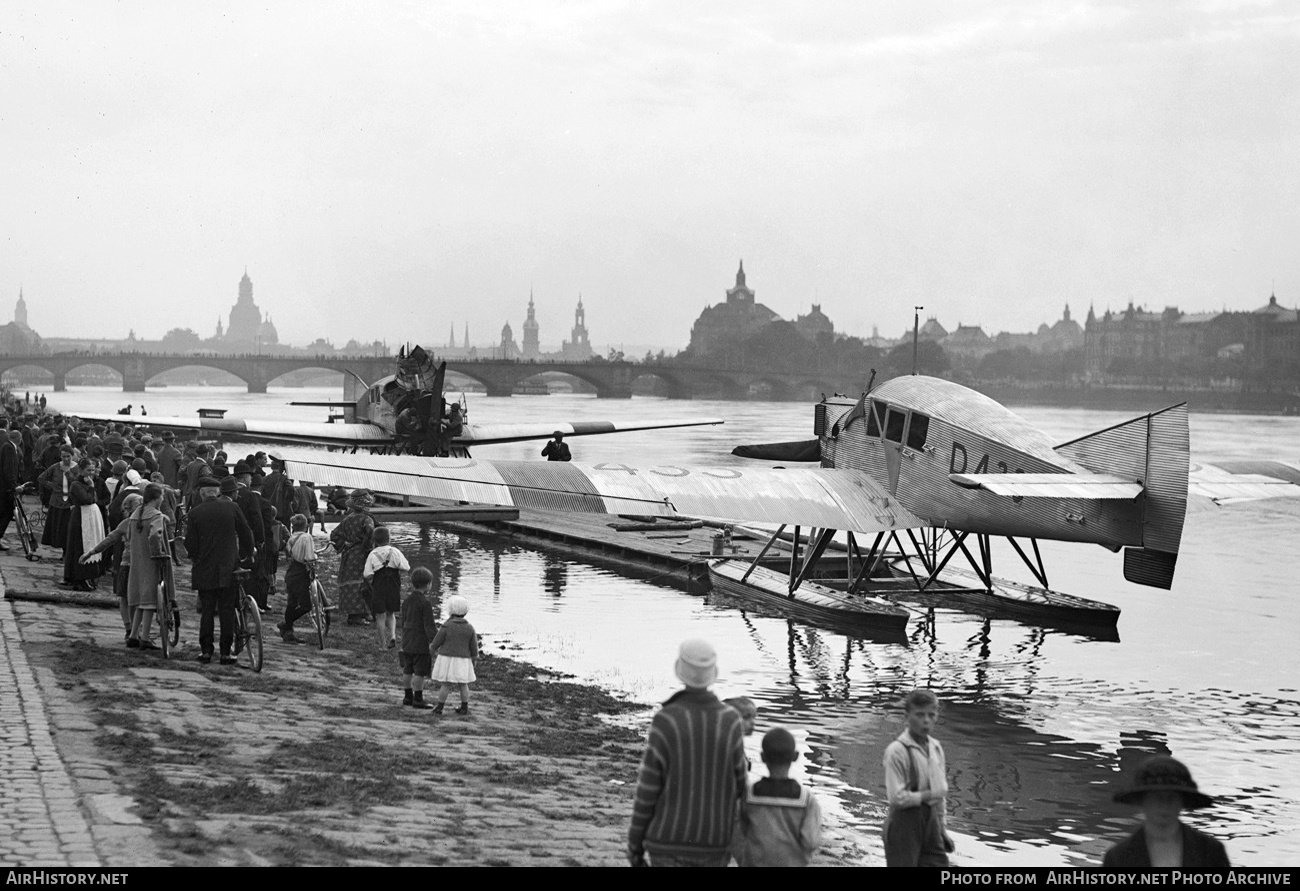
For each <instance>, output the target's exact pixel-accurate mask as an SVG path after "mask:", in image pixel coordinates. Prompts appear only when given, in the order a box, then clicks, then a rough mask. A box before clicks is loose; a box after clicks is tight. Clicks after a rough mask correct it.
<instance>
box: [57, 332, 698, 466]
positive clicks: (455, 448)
mask: <svg viewBox="0 0 1300 891" xmlns="http://www.w3.org/2000/svg"><path fill="white" fill-rule="evenodd" d="M446 374H447V363H446V362H442V363H439V364H435V362H434V357H433V356H431V355H429V353H427V352H426V351H425V350H424V349H423V348H421V347H419V346H415V347H412V348H411V349H409V350H407V349H406V348H403V349H402V351H401V353H400V354H399V355H398V357H397V369H396V373H394V374H390V375H388V376H387V377H384V378H381V379H380V380H378V381H375V382H374V383H367V382H365V381H364V380H362V379H361V378H359V377H358V376H357V375H355V374H352V373H351V372H349V373H348V374H347V375H346V376H345V378H344V400H343V401H342V402H293V403H290V404H291V405H300V406H301V405H309V406H319V407H322V408H329V409H332V410H341V412H342V413H341V414H340V415H338V416H337V417H331V418H330V420H329V421H328V422H326V421H321V422H311V421H284V420H257V419H252V418H227V417H224V416H221V417H217V416H212V413H205V412H200V414H199V416H197V417H163V416H159V415H148V416H143V417H134V416H123V415H101V414H86V413H82V412H71V414H75V415H76V416H77V417H79V418H83V419H85V420H90V421H105V422H123V421H125V422H127V423H131V424H136V425H147V426H149V427H155V428H170V429H176V430H193V431H195V432H196V433H197V434H198V435H200V436H210V437H213V438H223V439H236V440H241V441H245V440H246V441H252V442H290V443H302V444H310V445H324V446H330V447H335V448H341V449H344V450H347V451H357V450H359V449H367V450H373V451H382V452H387V453H394V454H403V453H406V454H415V455H425V456H431V457H467V456H468V455H469V450H470V448H471V447H473V446H480V445H491V444H495V443H506V442H522V441H526V440H533V439H547V438H549V437H551V436H554V435H555V434H557V433H559V434H562V435H563V436H593V435H597V434H603V433H623V432H628V431H633V430H658V429H665V428H672V427H694V426H700V425H708V424H721V423H722V421H721V420H720V419H718V418H680V419H657V420H646V421H559V422H548V423H546V424H501V423H491V424H473V423H470V421H469V417H468V415H469V411H468V407H467V406H466V404H465V403H464V401H463V400H462V401H460V402H455V401H453V402H451V403H450V404H449V403H448V400H447V398H446V396H447V394H446V390H445V384H446Z"/></svg>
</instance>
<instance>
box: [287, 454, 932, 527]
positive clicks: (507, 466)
mask: <svg viewBox="0 0 1300 891" xmlns="http://www.w3.org/2000/svg"><path fill="white" fill-rule="evenodd" d="M275 454H276V455H277V456H278V457H280V458H282V459H283V460H284V461H285V464H286V468H287V471H288V473H289V475H290V476H291V477H293V478H295V479H302V480H309V481H311V482H312V483H314V484H316V485H317V486H345V487H347V488H366V489H372V490H374V491H377V492H388V493H391V494H394V495H405V496H409V497H411V498H416V499H436V500H444V501H465V502H471V503H479V504H496V505H504V506H512V507H527V508H536V509H541V510H554V511H576V512H583V513H602V514H647V515H659V516H679V515H682V516H693V517H716V518H720V519H725V520H744V521H748V522H761V523H778V524H779V523H785V524H797V525H800V526H813V527H818V528H832V529H848V530H851V531H854V532H879V531H882V530H886V529H899V528H908V527H918V526H922V525H925V524H924V523H922V522H921V520H920V519H918V518H917V517H915V516H914V515H912V514H911V513H910V512H908V511H907V510H906V509H905V508H904V507H903V506H902V505H900V504H899V503H898V501H897V500H895V499H894V498H893V496H891V495H889V494H888V493H887V492H886V491H884V489H882V488H881V487H880V486H879V485H878V484H877V483H876V482H875V480H873V479H872V478H871V477H870V476H868V475H867V474H865V473H861V472H859V471H853V470H837V469H834V468H797V469H788V470H776V469H772V468H756V469H749V468H744V469H734V468H730V467H705V468H698V467H679V466H660V467H644V468H640V467H629V466H627V465H623V464H596V465H581V464H570V463H567V462H561V461H492V462H488V461H479V460H474V459H464V460H461V459H455V458H424V457H419V456H415V455H347V454H341V453H337V452H322V451H318V450H312V449H289V448H285V449H280V450H278V451H276V452H275Z"/></svg>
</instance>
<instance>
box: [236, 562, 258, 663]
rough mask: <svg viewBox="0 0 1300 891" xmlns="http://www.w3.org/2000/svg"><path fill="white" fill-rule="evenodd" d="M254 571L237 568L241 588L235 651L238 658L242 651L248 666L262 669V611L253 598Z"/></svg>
mask: <svg viewBox="0 0 1300 891" xmlns="http://www.w3.org/2000/svg"><path fill="white" fill-rule="evenodd" d="M252 579H253V572H252V570H250V569H236V570H235V581H236V583H237V587H238V589H239V594H238V597H239V601H238V603H236V604H235V652H234V655H235V657H236V658H238V657H239V655H240V653H241V652H242V653H243V654H244V656H245V658H246V659H247V660H248V667H249V668H251V669H253V671H261V670H262V611H261V609H259V608H258V606H257V601H256V600H254V599H253V595H252V592H251V583H252Z"/></svg>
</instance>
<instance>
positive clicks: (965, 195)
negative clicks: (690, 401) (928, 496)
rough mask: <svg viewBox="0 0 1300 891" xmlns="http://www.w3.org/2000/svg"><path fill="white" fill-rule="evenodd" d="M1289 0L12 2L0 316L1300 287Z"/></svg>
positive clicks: (105, 324) (486, 316)
mask: <svg viewBox="0 0 1300 891" xmlns="http://www.w3.org/2000/svg"><path fill="white" fill-rule="evenodd" d="M1298 39H1300V4H1296V3H1294V2H1248V0H1203V2H1172V0H1142V2H1138V0H1130V2H1116V3H1092V2H1052V0H1034V2H1026V3H1005V2H984V0H969V2H928V3H927V2H918V0H905V2H879V0H872V2H868V3H863V2H845V3H813V4H809V3H788V4H784V3H762V2H738V3H720V2H710V3H694V2H681V3H670V2H653V3H615V2H575V3H548V2H537V0H532V2H519V3H508V2H496V0H494V2H490V3H469V2H467V3H451V4H444V3H433V2H413V3H399V2H366V3H327V2H319V0H312V2H305V0H304V2H282V3H276V2H270V3H268V2H259V3H241V2H229V0H226V2H222V3H213V4H200V3H173V2H156V3H151V2H122V3H103V2H86V3H60V2H50V0H41V2H35V3H28V2H16V0H6V2H5V3H4V5H3V7H2V8H0V147H3V153H2V155H0V157H2V158H3V164H0V237H2V238H3V241H2V243H0V320H7V319H8V318H10V317H11V315H10V314H11V313H12V305H13V300H14V299H16V297H17V295H18V289H19V287H20V286H21V287H22V288H23V290H24V292H25V294H26V298H27V302H28V307H29V315H30V322H31V324H32V326H33V327H34V328H36V330H37V331H39V332H40V333H42V334H44V335H47V336H50V335H77V334H81V335H85V334H98V335H101V336H114V335H116V336H121V335H125V333H126V329H127V328H128V327H133V328H135V330H136V331H137V332H138V333H139V334H140V335H142V336H147V337H159V336H161V335H162V334H163V333H164V332H165V331H167V330H168V329H170V328H173V327H192V328H194V329H195V330H197V331H198V332H199V333H200V334H202V335H204V336H207V335H209V334H211V333H212V331H213V329H214V327H215V325H216V320H217V317H218V316H221V317H222V319H223V322H224V321H225V320H226V319H227V318H228V315H229V312H230V307H231V305H232V304H233V303H234V300H235V297H236V290H237V283H238V281H239V278H240V276H241V275H242V274H243V271H244V268H245V266H247V268H248V271H249V274H250V276H251V277H252V279H253V283H254V289H255V290H254V296H255V298H256V299H257V301H258V303H259V305H260V306H261V307H262V309H263V311H264V312H269V313H270V315H271V318H272V319H273V320H274V322H275V324H276V326H277V328H278V329H279V332H280V338H281V340H282V341H288V342H291V343H297V344H303V343H306V342H307V341H309V340H311V339H312V338H314V337H316V336H325V337H328V338H330V339H332V340H333V341H334V342H335V343H338V344H342V343H343V342H344V341H346V340H347V339H348V338H351V337H356V338H358V339H363V340H369V339H374V338H384V339H387V340H388V341H389V343H390V344H397V343H400V342H402V341H403V340H414V341H421V342H424V343H426V344H428V343H432V344H435V345H438V344H443V343H445V342H446V339H447V333H448V329H449V327H450V326H451V325H453V324H454V326H455V328H456V334H457V338H458V339H459V338H460V337H461V336H462V334H463V331H464V327H465V324H466V323H468V324H469V328H470V334H471V339H472V340H473V341H474V342H475V343H479V344H485V343H488V342H491V341H495V340H496V339H497V338H498V336H499V332H500V329H501V325H502V323H503V322H506V321H509V322H510V323H511V325H512V327H513V328H514V330H515V336H516V338H519V337H520V336H521V335H522V330H521V323H522V321H523V317H524V312H525V308H526V305H527V301H528V293H529V289H530V288H532V289H533V291H534V293H535V295H536V299H537V306H538V318H539V321H540V322H541V335H542V346H543V348H544V349H550V348H556V347H558V345H559V341H560V340H561V338H563V337H567V336H568V331H569V327H570V326H571V324H572V321H573V308H574V305H575V303H576V300H577V297H578V294H579V293H581V294H582V297H583V301H584V304H585V306H586V309H587V323H588V327H589V329H590V331H591V334H592V341H593V343H594V344H595V345H597V347H598V348H601V349H603V348H604V347H605V346H606V345H609V344H614V345H618V344H624V345H627V346H629V348H631V347H632V346H634V345H635V346H638V347H641V348H643V347H644V346H645V345H655V346H657V347H658V346H663V347H667V348H670V349H679V348H681V347H684V346H685V345H686V343H687V341H688V339H689V336H690V326H691V324H692V322H693V321H694V320H695V318H696V317H697V316H698V315H699V312H700V310H702V309H703V308H704V307H705V306H706V305H709V304H712V303H716V302H718V301H720V300H722V299H723V296H724V291H725V290H726V288H728V287H729V286H730V285H731V284H732V281H733V278H734V275H735V270H736V262H737V260H738V259H739V258H741V257H743V258H744V260H745V269H746V272H747V273H748V278H749V284H750V286H751V287H753V288H754V289H755V290H756V291H757V295H758V300H759V301H760V302H762V303H765V304H766V305H767V306H769V307H771V308H772V309H773V310H775V311H776V312H778V313H780V314H781V315H783V316H785V317H787V318H793V317H794V316H795V315H796V314H797V313H802V312H807V311H808V308H809V305H810V304H811V303H812V302H819V303H820V304H821V305H822V308H823V310H824V311H825V312H826V313H827V314H828V315H829V316H830V317H831V319H832V320H833V321H834V322H835V325H836V328H837V330H845V331H848V332H850V333H858V334H869V333H870V331H871V326H872V324H873V323H874V324H878V325H879V326H880V329H881V332H882V333H884V334H887V335H891V336H897V335H898V334H900V333H901V332H902V331H903V329H904V328H905V327H908V326H910V324H911V312H912V310H911V308H912V306H913V305H914V304H918V303H919V304H923V305H924V306H925V307H926V309H925V315H927V316H928V315H932V314H933V315H937V316H938V317H939V319H940V321H942V322H943V323H944V324H945V325H947V326H948V327H949V328H951V327H953V326H955V325H956V324H957V323H958V322H962V323H965V324H981V325H983V326H984V328H985V330H986V331H988V332H989V333H990V334H992V333H994V332H996V331H999V330H1029V329H1032V328H1035V327H1037V325H1038V324H1039V322H1041V321H1044V320H1053V319H1056V318H1059V317H1060V313H1061V308H1062V306H1063V305H1064V304H1065V303H1067V302H1068V303H1069V304H1070V306H1071V308H1072V309H1073V310H1074V312H1075V314H1076V316H1077V317H1078V318H1079V319H1080V320H1082V317H1083V316H1084V314H1085V313H1086V312H1087V308H1088V305H1089V304H1090V303H1092V304H1095V305H1096V307H1097V308H1098V310H1099V311H1100V310H1103V309H1105V308H1106V307H1108V306H1109V307H1112V308H1117V309H1118V308H1122V307H1123V306H1125V305H1127V303H1128V302H1129V301H1130V300H1133V301H1136V302H1137V303H1139V304H1146V305H1148V306H1150V307H1163V306H1165V305H1178V306H1180V307H1181V308H1183V309H1185V310H1205V309H1217V308H1222V307H1225V306H1226V307H1229V308H1237V309H1248V308H1254V307H1256V306H1259V305H1261V304H1262V303H1264V302H1266V300H1267V298H1268V295H1269V292H1270V291H1271V290H1272V289H1273V288H1274V287H1276V291H1277V294H1278V297H1279V299H1280V300H1281V301H1282V302H1283V303H1284V304H1286V305H1288V306H1293V305H1295V304H1296V303H1298V302H1300V262H1298V258H1300V250H1297V247H1298V246H1300V210H1298V208H1300V200H1298V199H1300V190H1298V189H1297V185H1298V184H1300V183H1298V181H1300V163H1298V161H1300V151H1298V149H1300V107H1298V106H1300V102H1298V101H1297V95H1298V92H1300V51H1298V49H1300V40H1298Z"/></svg>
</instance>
